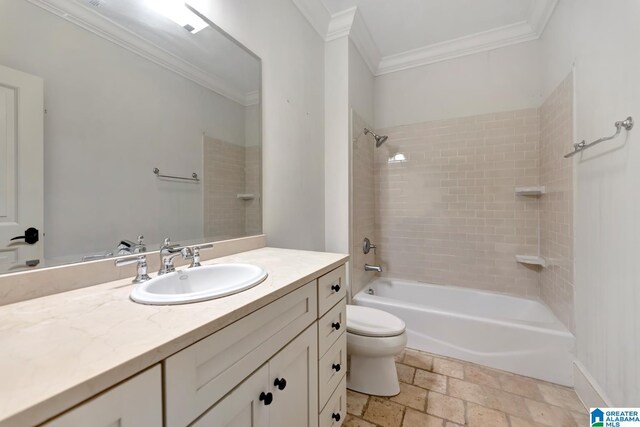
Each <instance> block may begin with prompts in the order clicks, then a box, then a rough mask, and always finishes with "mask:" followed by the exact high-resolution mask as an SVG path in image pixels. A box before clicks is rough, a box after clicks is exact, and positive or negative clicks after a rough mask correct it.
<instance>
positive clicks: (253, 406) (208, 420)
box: [191, 365, 273, 427]
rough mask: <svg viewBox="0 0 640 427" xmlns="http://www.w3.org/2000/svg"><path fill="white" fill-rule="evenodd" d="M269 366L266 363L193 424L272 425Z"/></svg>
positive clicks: (204, 426) (224, 426)
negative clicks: (270, 422)
mask: <svg viewBox="0 0 640 427" xmlns="http://www.w3.org/2000/svg"><path fill="white" fill-rule="evenodd" d="M268 377H269V367H268V366H267V365H263V366H262V368H260V369H258V370H257V371H256V372H255V373H253V374H252V375H251V376H250V377H249V378H247V379H246V380H244V381H243V382H242V383H241V384H240V385H239V386H237V387H236V388H234V389H233V390H232V391H231V392H229V394H227V395H226V396H225V397H223V398H222V399H221V400H220V401H219V402H218V403H216V404H215V406H214V407H213V408H211V409H209V410H208V411H207V412H206V413H205V414H204V415H203V416H202V417H200V418H199V419H198V420H196V421H195V422H194V423H193V424H191V426H192V427H269V407H270V406H269V405H271V404H272V399H273V395H272V394H271V393H270V392H269V384H268V381H267V379H268Z"/></svg>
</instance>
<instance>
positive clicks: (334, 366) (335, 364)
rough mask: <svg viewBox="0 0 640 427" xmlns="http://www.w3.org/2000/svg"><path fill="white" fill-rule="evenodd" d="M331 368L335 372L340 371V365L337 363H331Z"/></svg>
mask: <svg viewBox="0 0 640 427" xmlns="http://www.w3.org/2000/svg"><path fill="white" fill-rule="evenodd" d="M331 369H333V370H334V371H336V372H340V369H342V366H340V364H339V363H334V364H333V365H331Z"/></svg>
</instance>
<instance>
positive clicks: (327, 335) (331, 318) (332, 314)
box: [318, 298, 347, 357]
mask: <svg viewBox="0 0 640 427" xmlns="http://www.w3.org/2000/svg"><path fill="white" fill-rule="evenodd" d="M346 328H347V301H346V299H344V298H343V299H342V301H340V302H339V303H338V304H336V306H335V307H333V308H332V309H331V310H329V311H328V312H327V314H325V315H324V316H322V318H321V319H320V320H319V321H318V354H319V355H320V357H322V356H323V355H324V354H325V353H326V352H327V350H329V347H331V346H332V345H333V343H334V342H336V340H337V339H338V338H339V337H340V335H341V334H342V333H343V332H344V331H345V330H346Z"/></svg>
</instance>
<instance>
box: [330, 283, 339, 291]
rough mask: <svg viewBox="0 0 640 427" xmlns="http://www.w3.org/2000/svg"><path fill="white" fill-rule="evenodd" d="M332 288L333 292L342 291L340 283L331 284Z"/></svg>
mask: <svg viewBox="0 0 640 427" xmlns="http://www.w3.org/2000/svg"><path fill="white" fill-rule="evenodd" d="M331 290H332V291H333V292H340V285H338V284H337V283H336V284H335V285H331Z"/></svg>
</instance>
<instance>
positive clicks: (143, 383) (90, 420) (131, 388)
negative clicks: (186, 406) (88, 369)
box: [42, 365, 162, 427]
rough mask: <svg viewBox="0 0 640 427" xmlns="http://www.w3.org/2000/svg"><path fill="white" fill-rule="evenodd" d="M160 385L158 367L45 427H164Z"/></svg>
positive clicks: (63, 415) (78, 407) (44, 426)
mask: <svg viewBox="0 0 640 427" xmlns="http://www.w3.org/2000/svg"><path fill="white" fill-rule="evenodd" d="M161 382H162V379H161V372H160V365H156V366H155V367H153V368H151V369H149V370H147V371H145V372H143V373H141V374H138V375H136V376H135V377H133V378H131V379H130V380H127V381H125V382H123V383H122V384H120V385H117V386H115V387H114V388H112V389H111V390H108V391H106V392H104V393H102V394H100V395H98V396H97V397H95V398H93V399H91V400H89V401H88V402H86V403H83V404H81V405H80V406H77V407H76V408H74V409H72V410H70V411H69V412H67V413H65V414H62V415H60V416H59V417H57V418H55V419H53V420H52V421H49V422H48V423H46V424H44V425H43V426H42V427H86V426H92V427H112V426H120V427H141V426H145V427H161V426H162V384H161Z"/></svg>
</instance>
